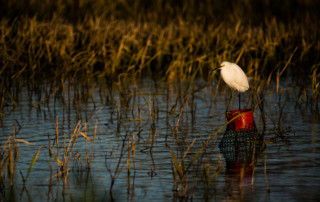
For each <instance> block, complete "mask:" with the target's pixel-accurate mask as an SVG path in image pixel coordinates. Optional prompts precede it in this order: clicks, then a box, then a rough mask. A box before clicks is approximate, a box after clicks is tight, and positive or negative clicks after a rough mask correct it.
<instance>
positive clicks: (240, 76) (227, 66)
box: [219, 61, 249, 111]
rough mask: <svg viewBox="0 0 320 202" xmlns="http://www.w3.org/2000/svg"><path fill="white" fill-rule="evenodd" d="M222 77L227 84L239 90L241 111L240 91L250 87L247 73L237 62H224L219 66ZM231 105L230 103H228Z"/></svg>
mask: <svg viewBox="0 0 320 202" xmlns="http://www.w3.org/2000/svg"><path fill="white" fill-rule="evenodd" d="M219 69H220V70H221V71H220V73H221V77H222V79H223V80H224V82H226V84H227V85H228V86H229V87H230V88H232V89H234V90H237V91H238V92H239V111H240V93H242V92H245V91H247V90H248V89H249V82H248V78H247V76H246V74H245V73H244V72H243V71H242V69H241V68H240V67H239V66H238V65H237V64H235V63H232V62H226V61H224V62H222V63H221V65H220V68H219ZM229 104H230V102H229ZM228 106H229V105H228Z"/></svg>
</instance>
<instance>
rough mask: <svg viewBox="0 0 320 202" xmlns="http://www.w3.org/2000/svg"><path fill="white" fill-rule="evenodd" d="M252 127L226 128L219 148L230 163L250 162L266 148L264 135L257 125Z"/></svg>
mask: <svg viewBox="0 0 320 202" xmlns="http://www.w3.org/2000/svg"><path fill="white" fill-rule="evenodd" d="M249 128H252V129H241V130H228V129H227V130H226V131H225V133H224V135H223V137H222V139H221V142H220V144H219V149H220V151H221V153H222V154H223V156H224V158H225V159H226V162H227V165H228V164H235V163H237V164H239V163H240V164H248V163H251V162H252V161H253V160H254V159H256V158H257V157H258V156H259V155H260V153H261V152H262V151H263V150H264V148H265V144H264V143H263V136H262V135H261V134H259V133H258V130H257V129H256V128H255V127H252V126H249Z"/></svg>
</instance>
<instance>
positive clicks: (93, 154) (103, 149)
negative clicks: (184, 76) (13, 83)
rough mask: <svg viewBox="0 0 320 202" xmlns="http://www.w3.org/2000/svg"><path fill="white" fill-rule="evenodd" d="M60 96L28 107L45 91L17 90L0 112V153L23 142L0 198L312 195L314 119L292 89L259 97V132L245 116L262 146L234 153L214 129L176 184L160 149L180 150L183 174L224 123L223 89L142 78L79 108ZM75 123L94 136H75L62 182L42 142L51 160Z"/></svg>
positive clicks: (316, 180) (318, 183)
mask: <svg viewBox="0 0 320 202" xmlns="http://www.w3.org/2000/svg"><path fill="white" fill-rule="evenodd" d="M66 86H68V84H67V85H66ZM68 89H69V90H66V92H64V93H63V94H62V95H63V96H64V97H63V99H64V102H62V100H63V99H62V96H60V97H59V96H50V97H49V99H48V101H49V102H45V103H41V104H38V105H34V104H36V103H38V102H39V100H43V99H45V96H44V94H45V93H42V94H41V93H39V94H33V95H32V97H31V98H30V92H28V91H27V88H22V89H21V92H20V93H19V99H18V105H17V106H16V107H14V106H13V105H12V104H9V105H8V106H6V107H5V111H4V112H3V114H4V116H3V117H2V119H1V129H0V131H1V132H0V133H1V135H0V138H1V145H2V146H1V148H3V147H4V144H5V141H6V140H7V139H8V137H9V136H10V135H11V134H13V130H14V128H15V130H16V131H17V132H16V135H15V136H16V138H18V139H23V140H25V141H28V142H29V143H30V144H25V143H23V142H19V143H18V142H16V144H17V145H19V156H18V160H17V164H16V168H15V176H14V184H13V186H10V178H9V177H8V175H7V174H5V175H4V176H5V178H4V183H3V186H2V187H1V196H0V198H1V199H2V200H9V199H16V200H49V201H51V200H59V201H60V200H67V201H72V200H75V201H78V200H80V199H81V200H83V199H87V200H89V199H90V200H92V201H101V200H112V199H113V200H116V201H125V200H139V201H140V200H143V201H150V200H153V201H164V200H191V199H193V200H211V201H224V200H225V201H228V200H244V201H315V200H316V199H318V198H319V197H320V194H319V188H320V174H319V173H320V163H319V162H320V135H319V134H320V121H319V114H318V113H317V112H312V111H311V110H309V109H308V107H306V108H303V107H302V108H301V107H300V108H298V107H297V106H296V102H295V99H294V93H293V92H294V90H292V89H290V90H286V89H284V91H283V92H282V95H281V99H280V101H279V97H277V96H276V95H275V93H274V92H275V91H274V90H273V89H272V90H270V92H269V93H268V94H267V95H266V98H265V99H266V100H265V105H264V106H265V107H264V117H265V125H264V124H263V121H262V113H261V111H260V110H259V108H256V109H255V110H254V118H255V122H256V125H257V129H258V136H259V137H263V138H264V144H257V145H254V146H253V147H248V148H245V147H241V146H240V148H238V147H236V146H235V145H234V144H233V139H232V138H233V136H232V134H229V136H228V134H226V133H225V130H226V129H225V128H223V129H222V130H221V131H220V132H219V133H218V134H217V135H216V136H214V137H213V139H212V140H211V141H210V142H209V144H208V145H207V146H206V149H205V150H204V151H203V152H202V153H201V155H199V157H198V158H197V160H196V161H194V162H193V164H192V165H191V166H190V168H189V170H188V172H187V174H186V177H185V180H184V182H183V183H182V184H181V185H178V183H179V176H178V174H177V173H176V174H175V173H174V162H173V158H172V156H171V154H170V149H171V150H172V152H173V153H174V155H175V156H176V157H177V160H178V163H180V161H181V159H182V158H183V156H184V154H185V153H186V151H187V154H186V156H185V158H184V169H186V167H187V166H188V163H189V162H190V161H191V159H192V158H193V157H194V155H195V154H196V153H197V152H198V151H199V149H201V147H202V146H203V144H204V143H205V141H206V140H207V139H208V137H210V135H213V134H214V133H215V132H216V131H217V130H218V129H219V128H220V127H221V126H223V125H224V124H225V116H224V114H225V111H226V107H227V103H228V99H229V94H230V91H229V90H224V91H218V92H217V94H216V95H215V93H214V92H215V90H216V89H215V86H209V85H206V84H205V83H203V82H201V81H199V82H198V83H197V84H195V85H194V86H192V87H190V89H188V90H186V89H187V88H186V86H185V85H182V86H180V85H178V84H167V83H161V82H159V83H154V82H152V81H150V80H145V81H143V82H141V83H139V84H136V85H132V86H131V87H130V89H129V90H128V89H127V90H126V91H121V93H120V91H119V90H113V91H110V90H108V89H101V88H98V87H96V88H94V89H93V90H92V89H91V90H92V97H90V98H88V99H86V100H81V99H78V95H79V94H81V93H79V92H80V91H81V89H75V88H72V87H70V88H68ZM39 95H41V97H39ZM287 98H288V99H287ZM250 99H251V96H250V92H247V93H244V94H243V96H242V103H241V104H242V107H244V106H246V107H249V108H251V107H253V106H254V105H253V104H251V103H252V102H251V100H250ZM286 99H287V100H286ZM237 101H238V100H237V99H235V100H233V101H232V102H231V105H230V106H229V109H237V107H238V106H237ZM182 106H183V107H182ZM182 108H183V110H181V109H182ZM179 117H180V118H179ZM57 120H58V122H57ZM79 121H81V122H80V123H79ZM57 123H58V126H57ZM78 123H79V125H78V126H79V127H81V129H80V130H81V131H82V132H83V133H86V134H87V135H88V137H89V138H90V139H93V138H94V137H93V136H94V134H95V133H96V137H95V140H94V143H91V142H90V141H88V140H86V139H85V138H84V137H83V136H82V135H81V134H79V137H78V139H77V140H76V142H75V144H74V147H73V150H72V153H71V155H70V157H69V159H70V163H69V165H68V168H69V169H70V170H69V175H68V177H64V176H63V174H61V169H60V168H59V167H60V166H59V165H58V163H57V161H56V160H55V159H54V158H53V157H51V158H50V155H49V139H50V143H51V146H52V147H53V149H52V151H53V154H54V155H55V156H58V153H59V158H60V160H61V159H62V156H63V151H64V147H65V148H66V147H67V146H68V144H69V139H70V137H71V136H72V134H73V131H74V129H75V128H76V126H77V124H78ZM96 125H97V127H95V126H96ZM263 125H264V126H265V127H263ZM56 127H58V132H59V149H58V148H57V145H56V142H55V139H56ZM263 128H265V130H264V131H263ZM95 130H96V132H95ZM154 135H155V138H154V143H153V144H152V139H153V137H154ZM255 135H257V134H255ZM133 138H134V141H133ZM225 138H231V142H232V144H230V145H227V146H224V149H221V148H219V143H220V142H221V141H223V140H224V139H225ZM193 141H194V143H193V144H192V142H193ZM64 142H66V143H65V145H66V146H63V145H64ZM133 142H135V159H134V161H133V152H132V144H133ZM191 144H192V147H190V149H188V147H189V146H190V145H191ZM151 145H153V146H152V148H151ZM238 146H239V145H238ZM39 147H41V149H40V153H39V156H38V158H37V161H36V163H35V165H34V167H33V169H32V171H31V173H30V176H29V178H28V181H27V183H26V188H25V189H23V179H22V177H21V174H20V172H21V173H22V175H23V176H24V177H25V176H26V175H27V172H28V169H29V166H30V164H31V162H32V159H33V157H34V155H35V154H36V152H37V151H38V149H39ZM150 148H151V149H150ZM58 151H59V152H58ZM128 154H129V155H128ZM86 155H88V158H89V160H90V169H88V167H89V165H88V163H87V161H86ZM128 159H129V160H128ZM127 161H129V162H130V165H129V167H130V172H128V164H127ZM118 162H120V163H118ZM207 168H208V171H209V176H212V178H210V180H208V178H207V177H206V174H205V173H206V169H207ZM5 172H6V173H7V171H5ZM59 173H60V174H59ZM215 173H216V175H214V174H215ZM113 176H116V178H114V185H113V188H112V194H111V193H110V191H109V190H110V186H111V183H112V178H113ZM65 179H66V181H64V180H65Z"/></svg>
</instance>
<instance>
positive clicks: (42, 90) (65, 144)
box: [0, 0, 320, 199]
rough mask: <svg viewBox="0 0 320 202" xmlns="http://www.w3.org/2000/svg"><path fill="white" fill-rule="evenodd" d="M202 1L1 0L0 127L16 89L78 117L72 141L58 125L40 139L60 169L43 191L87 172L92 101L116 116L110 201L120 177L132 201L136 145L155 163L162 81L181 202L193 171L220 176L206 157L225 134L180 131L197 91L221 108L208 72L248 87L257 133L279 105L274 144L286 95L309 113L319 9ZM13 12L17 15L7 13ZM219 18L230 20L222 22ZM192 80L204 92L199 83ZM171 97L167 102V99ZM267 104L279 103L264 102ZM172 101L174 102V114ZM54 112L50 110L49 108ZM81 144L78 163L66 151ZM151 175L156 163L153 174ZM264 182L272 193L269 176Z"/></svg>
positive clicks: (37, 103) (5, 151)
mask: <svg viewBox="0 0 320 202" xmlns="http://www.w3.org/2000/svg"><path fill="white" fill-rule="evenodd" d="M15 1H16V0H13V2H15ZM205 2H206V3H203V2H197V1H192V0H191V1H184V3H181V2H180V1H177V2H168V1H161V0H160V1H152V2H151V1H150V2H149V1H148V2H147V1H143V0H138V1H126V0H125V1H117V0H116V1H111V0H110V1H109V0H107V1H102V0H98V1H90V0H81V1H65V2H62V1H57V2H55V1H47V2H40V1H23V4H20V3H21V2H20V1H19V2H16V4H15V3H10V4H9V3H8V2H7V1H2V0H0V3H1V5H3V6H1V8H0V11H1V12H0V13H1V14H0V16H1V18H0V78H1V79H0V84H1V86H2V88H1V89H0V119H3V118H4V117H5V116H6V113H5V112H4V111H5V110H4V109H9V110H12V111H13V110H15V108H16V107H17V105H18V103H19V100H21V95H20V92H21V89H22V88H23V87H24V86H26V87H27V89H28V99H29V100H30V103H31V104H30V105H31V106H32V107H33V109H35V110H39V111H40V110H41V109H44V108H45V109H48V111H50V110H53V111H55V104H56V102H59V101H61V102H62V103H63V105H64V106H68V109H70V108H75V109H76V110H75V111H76V113H77V121H78V120H81V121H79V122H78V123H77V124H76V126H75V127H74V130H73V132H71V134H64V133H62V132H61V131H60V130H59V127H60V125H59V119H58V116H56V124H55V133H54V134H50V135H48V151H49V156H50V162H51V163H52V162H55V163H57V164H58V169H57V172H53V171H52V170H51V174H50V176H49V177H48V178H47V179H45V180H44V181H50V183H49V184H50V186H51V184H52V183H51V181H52V180H53V179H54V178H57V181H58V182H60V180H61V179H62V181H63V185H64V188H66V190H67V188H68V187H67V185H68V176H69V173H70V172H71V171H72V166H74V167H80V168H81V169H82V167H83V166H84V165H85V164H86V168H87V169H88V170H89V171H90V169H91V168H92V164H93V162H94V155H93V153H92V155H90V151H89V149H88V148H89V144H91V146H92V147H91V148H92V151H94V142H95V139H96V135H97V131H98V119H96V123H95V126H94V127H95V129H94V132H93V134H92V133H90V132H88V127H89V125H90V120H91V119H92V117H93V116H91V117H89V115H85V117H82V116H83V114H82V113H81V112H82V111H85V110H84V109H83V108H87V106H88V103H89V102H90V103H92V105H93V106H94V109H96V102H99V101H100V102H102V103H103V105H107V106H110V107H111V108H112V109H113V111H112V112H111V113H110V119H109V122H108V123H106V126H108V125H112V124H113V123H114V122H116V125H115V127H116V130H115V134H116V135H118V136H121V134H123V133H125V136H124V137H123V136H121V137H122V139H121V138H120V139H121V145H120V147H119V148H120V149H119V148H111V149H110V150H111V153H112V157H113V158H112V159H111V160H113V161H111V160H110V161H107V160H106V163H105V166H106V170H107V172H108V173H109V175H110V182H108V183H110V187H109V193H110V194H111V196H112V192H113V188H114V185H115V183H116V181H117V179H118V177H119V175H120V174H121V172H122V170H125V169H124V168H126V171H127V189H128V198H130V197H131V199H133V197H134V193H135V192H134V188H135V187H134V178H135V172H136V155H138V154H137V153H138V152H137V151H138V148H139V143H140V139H144V140H147V142H148V145H144V146H145V148H143V149H141V150H140V152H145V151H146V150H147V151H148V154H149V155H150V156H151V158H152V161H153V157H152V153H153V152H154V150H155V149H154V148H155V147H156V145H157V138H158V137H160V136H161V133H162V131H160V130H159V128H157V121H158V120H159V119H160V118H159V117H160V116H159V113H160V110H159V100H157V92H156V87H155V85H156V82H157V81H159V80H160V81H165V82H166V83H168V87H167V88H168V89H167V95H166V96H167V100H166V111H165V113H166V124H167V127H168V128H169V130H170V129H171V131H170V132H171V133H170V135H171V136H170V135H169V136H168V135H167V136H166V140H165V142H166V146H167V147H168V151H169V152H168V153H169V155H168V156H169V158H171V160H172V174H173V180H174V182H175V185H174V186H175V187H174V190H176V191H177V193H178V196H179V197H181V196H182V197H189V196H190V197H192V194H193V193H194V190H195V189H196V187H197V186H198V185H199V184H200V177H199V178H198V176H196V177H194V176H192V174H194V173H196V174H199V173H200V172H201V174H199V176H202V177H203V179H204V184H206V186H208V187H209V186H210V187H211V188H213V189H214V190H215V186H216V183H215V182H216V181H217V178H218V176H219V173H220V172H221V169H222V168H221V161H220V159H221V157H220V156H219V160H218V162H217V163H216V164H214V165H213V164H210V163H206V162H205V161H204V160H203V159H204V157H205V155H206V149H207V146H208V144H209V142H210V141H211V140H212V139H213V138H214V137H215V136H216V135H217V134H218V133H219V131H221V130H222V129H223V128H224V127H225V125H224V126H222V127H221V128H220V129H218V130H217V131H216V132H215V133H213V134H211V135H210V136H209V137H208V138H207V139H205V140H202V139H201V140H199V139H196V138H194V139H192V140H191V141H188V140H186V139H187V138H186V136H185V135H184V134H183V132H182V130H183V127H186V125H184V120H186V119H188V116H191V120H192V124H195V123H196V114H197V103H196V102H195V98H196V93H197V92H199V91H201V90H202V89H203V88H207V87H208V88H210V89H211V90H210V99H211V100H212V103H215V101H216V99H217V98H218V96H217V94H218V93H223V94H224V95H225V99H226V101H227V99H228V98H227V95H228V94H229V89H228V88H227V87H226V85H224V84H223V81H221V78H220V76H219V74H217V73H212V72H211V69H212V68H213V67H217V66H218V65H219V64H220V63H221V62H222V61H224V60H230V61H234V62H236V63H238V64H239V65H240V66H241V67H242V68H243V69H244V71H245V72H246V74H247V76H248V77H249V79H250V92H249V97H250V98H249V99H248V101H247V103H246V106H249V107H252V108H253V110H260V113H261V116H260V117H259V118H260V119H261V122H262V134H264V131H265V127H266V119H270V116H269V115H268V114H267V113H266V112H265V111H266V110H265V108H266V107H270V106H276V107H275V110H274V111H275V113H277V117H276V119H275V120H271V122H272V123H273V125H274V131H275V133H274V134H275V139H277V138H280V139H284V140H285V139H286V132H287V131H286V130H285V129H284V128H283V125H282V118H283V113H284V107H285V105H286V104H287V102H288V101H289V99H290V98H289V95H290V94H294V95H295V99H296V103H297V106H298V107H301V108H303V107H305V108H310V109H311V110H314V111H318V109H319V99H320V91H319V82H320V70H319V66H320V59H319V54H318V53H319V48H320V47H319V29H318V28H317V27H319V26H318V25H319V21H318V17H319V14H318V13H319V12H318V11H317V10H316V11H314V10H312V8H316V7H317V5H318V4H317V3H314V2H312V1H307V2H305V3H303V2H300V1H298V0H296V1H294V2H296V3H297V4H298V5H303V6H304V7H302V8H301V11H300V12H297V15H296V16H294V17H292V16H291V15H290V14H288V13H290V9H292V7H291V4H290V3H289V2H288V1H285V3H284V5H279V3H275V5H273V6H277V5H278V6H280V7H281V8H283V12H282V13H286V14H287V15H280V14H272V13H270V12H272V11H274V10H272V8H273V6H272V5H266V4H267V3H266V2H267V1H265V2H262V3H256V1H250V0H249V1H239V2H237V3H234V4H233V6H229V5H231V3H230V1H224V3H223V2H216V1H212V2H211V1H205ZM272 2H273V1H272ZM273 3H274V2H273ZM260 4H261V5H260ZM19 5H20V6H19ZM196 5H197V6H196ZM288 5H289V6H288ZM264 6H265V7H266V9H264V10H263V11H261V13H260V12H259V10H258V11H256V8H261V7H262V8H263V7H264ZM285 6H288V7H287V8H285ZM24 8H27V9H24ZM268 8H270V10H271V11H268ZM273 9H274V8H273ZM14 11H17V12H16V13H18V14H15V15H13V14H12V12H14ZM225 12H227V13H228V15H227V16H228V17H223V16H226V15H225ZM164 13H165V14H164ZM201 13H202V14H201ZM146 77H148V78H149V77H151V78H152V80H153V83H152V84H151V85H152V90H151V92H148V93H143V94H141V93H139V92H137V89H136V86H137V83H139V82H141V80H143V79H144V78H146ZM199 80H200V81H204V82H197V84H196V81H199ZM199 83H200V84H199ZM288 83H290V84H288ZM132 86H133V87H132ZM172 89H174V91H175V93H173V94H174V96H175V97H172V94H170V91H171V90H172ZM95 91H99V96H100V97H99V98H96V97H93V94H94V92H95ZM117 96H118V97H119V100H117V99H116V98H115V97H117ZM271 97H276V99H268V98H271ZM99 99H100V100H99ZM139 99H142V100H143V101H142V102H141V100H139ZM171 100H174V103H173V104H172V105H171V104H169V103H171V102H170V101H171ZM269 100H275V101H274V103H270V101H269ZM52 102H53V106H54V109H50V106H52V105H50V104H52ZM137 103H139V104H137ZM141 103H142V104H141ZM100 110H101V109H99V110H98V111H97V113H98V112H99V111H100ZM6 111H8V110H6ZM162 112H163V111H162ZM144 114H147V116H144ZM130 115H131V116H130ZM130 117H131V118H130ZM235 118H237V117H235ZM82 120H85V121H82ZM268 121H269V120H268ZM129 126H131V127H129ZM132 128H134V129H132ZM123 130H124V131H123ZM17 131H19V130H17ZM17 131H16V125H15V126H14V132H13V134H12V135H11V136H10V137H9V138H8V139H7V141H6V142H5V144H4V146H3V148H2V153H1V161H0V166H1V167H0V169H1V170H0V184H2V183H3V181H4V178H5V171H6V170H7V173H8V176H9V178H10V182H11V185H12V184H13V183H14V176H15V173H16V171H15V167H16V164H17V160H18V157H19V155H18V154H19V144H18V143H17V142H20V143H21V142H23V140H22V139H17V138H15V134H17ZM79 137H83V138H81V139H80V138H79ZM167 139H169V141H167ZM82 141H84V142H85V153H84V154H80V153H78V152H77V151H75V150H74V148H75V147H76V145H77V143H79V142H82ZM197 141H198V142H199V141H202V146H201V147H199V148H197V150H196V151H194V150H195V149H194V148H193V146H194V144H195V143H196V142H197ZM24 143H26V142H24ZM40 148H41V147H40ZM40 148H39V149H38V152H37V153H36V154H35V156H34V158H33V160H32V162H30V168H29V170H28V173H27V175H26V178H24V175H22V174H21V176H22V178H23V181H24V185H26V182H27V180H28V176H29V174H30V172H31V170H32V169H33V166H34V164H35V163H36V159H37V157H38V155H39V152H40ZM177 148H178V149H181V148H182V150H183V152H182V154H181V155H179V152H175V150H174V149H177ZM178 149H177V150H178ZM123 159H126V161H125V162H126V165H123V161H124V160H123ZM108 160H109V159H108ZM265 161H266V157H265ZM72 162H75V163H74V165H71V164H72ZM84 162H85V163H84ZM112 165H115V167H114V166H112ZM132 169H133V171H132ZM155 170H156V169H155V163H154V162H153V168H152V174H151V176H153V174H154V172H155ZM89 171H88V172H89ZM243 172H244V171H242V174H240V175H242V176H243ZM265 172H266V164H265ZM132 174H133V176H132ZM266 175H267V174H266V173H265V176H266ZM132 177H133V184H132V185H130V180H132ZM240 177H241V176H240ZM190 179H192V180H195V182H191V180H190ZM266 184H267V189H268V191H269V190H270V187H269V182H268V179H267V177H266ZM130 188H131V196H130V197H129V194H130ZM208 190H209V188H208Z"/></svg>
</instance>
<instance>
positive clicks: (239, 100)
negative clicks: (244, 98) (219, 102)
mask: <svg viewBox="0 0 320 202" xmlns="http://www.w3.org/2000/svg"><path fill="white" fill-rule="evenodd" d="M238 95H239V111H240V109H241V107H240V92H238Z"/></svg>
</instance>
